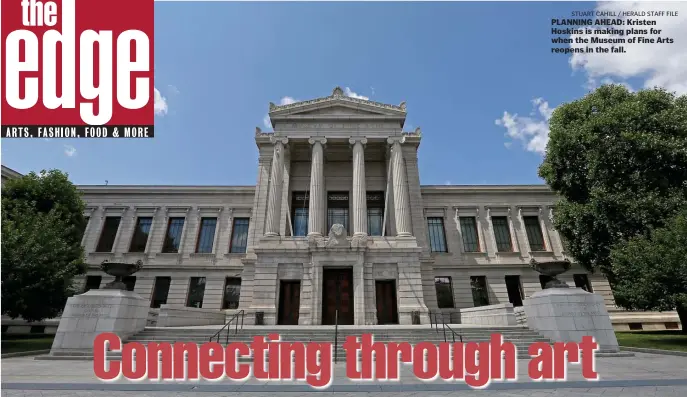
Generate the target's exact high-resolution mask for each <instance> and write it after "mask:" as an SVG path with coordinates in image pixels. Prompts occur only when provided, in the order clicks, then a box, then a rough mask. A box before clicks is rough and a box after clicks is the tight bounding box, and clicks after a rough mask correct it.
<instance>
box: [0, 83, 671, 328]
mask: <svg viewBox="0 0 687 397" xmlns="http://www.w3.org/2000/svg"><path fill="white" fill-rule="evenodd" d="M269 118H270V120H271V124H272V126H273V130H274V132H270V133H268V132H263V131H261V130H260V129H259V128H256V131H255V143H256V146H257V153H258V162H257V166H258V172H257V181H256V185H255V186H154V185H151V186H133V185H130V186H129V185H126V186H113V185H100V186H83V185H82V186H79V189H80V190H81V191H82V192H83V198H84V200H85V201H86V203H87V210H86V213H85V216H86V217H87V218H88V224H87V227H86V229H85V232H84V237H83V245H84V247H85V251H86V261H87V263H88V264H89V271H88V273H87V274H86V275H85V276H83V277H80V278H79V280H78V282H79V283H80V286H79V288H80V289H82V290H84V291H86V290H89V289H93V288H100V287H101V286H104V285H105V284H106V283H107V282H109V281H110V279H111V277H110V276H107V275H106V274H105V273H103V272H102V271H100V269H99V265H100V264H101V263H102V262H103V261H110V262H112V261H118V262H128V263H135V262H137V261H139V260H140V261H141V262H142V264H143V267H142V269H141V270H140V271H139V272H138V273H136V274H135V275H133V276H130V277H128V278H126V279H125V280H124V282H125V283H126V284H127V286H128V288H129V290H132V291H135V292H136V293H138V294H140V295H141V296H143V297H145V298H148V299H150V307H151V313H150V317H149V325H158V326H159V325H163V324H161V323H162V321H161V323H160V324H158V321H159V320H162V318H163V317H164V318H165V321H164V324H166V325H174V324H182V325H194V324H197V325H201V324H215V323H217V324H222V323H223V322H224V319H225V318H226V317H227V316H230V315H233V314H235V313H237V312H239V311H243V312H242V313H244V314H245V322H246V323H247V324H253V323H256V324H265V325H272V324H279V325H281V324H283V325H298V324H301V325H319V324H322V325H328V324H334V323H338V324H340V325H345V324H351V325H354V324H355V325H372V324H416V323H423V324H424V323H427V322H429V313H443V314H444V317H445V318H446V319H448V320H449V321H451V322H454V323H455V322H459V321H460V315H459V310H460V309H463V308H470V307H476V306H484V305H493V304H498V303H507V302H510V303H512V304H513V305H514V306H516V307H518V306H522V301H523V299H525V298H526V297H528V296H530V295H531V294H533V293H534V292H536V291H539V290H541V289H542V288H543V285H544V284H545V283H546V282H547V281H548V280H547V279H546V277H545V276H542V275H540V274H539V273H537V272H535V271H534V270H532V269H531V268H530V265H529V264H530V261H531V260H532V259H534V260H536V261H549V260H563V259H566V258H567V259H571V260H572V258H569V257H568V255H567V254H566V252H565V245H564V244H563V241H562V240H561V237H560V235H559V234H558V233H557V232H556V230H555V229H554V228H553V225H552V216H553V204H554V202H555V201H556V196H555V194H554V193H553V192H552V191H550V190H549V188H548V187H547V186H545V185H509V186H493V185H484V186H454V185H440V186H427V185H421V184H420V178H419V170H418V149H419V146H420V142H421V140H422V138H423V136H422V134H421V130H420V129H419V128H418V129H416V130H415V131H410V132H407V131H404V130H403V126H404V123H405V120H406V104H405V102H401V103H400V105H390V104H383V103H378V102H374V101H369V100H363V99H358V98H352V97H348V96H346V95H345V94H344V92H343V90H342V89H341V88H338V87H337V88H335V89H334V91H333V92H332V94H331V95H330V96H327V97H322V98H317V99H313V100H308V101H302V102H296V103H292V104H288V105H281V106H280V105H275V104H273V103H270V105H269ZM430 139H431V135H430ZM15 174H16V173H14V171H12V170H10V169H8V168H6V167H3V181H4V180H5V179H6V178H9V177H16V176H17V175H18V174H17V175H15ZM559 278H560V279H561V280H563V281H565V282H567V283H568V284H569V285H571V286H576V287H579V288H583V289H585V290H587V291H590V292H594V293H597V294H600V295H602V296H603V297H604V300H605V302H606V305H607V308H608V310H609V313H610V314H611V317H612V319H613V322H614V327H616V329H627V328H632V327H634V328H637V325H636V324H640V325H639V327H640V328H641V327H644V329H648V328H654V329H665V328H673V327H675V326H677V323H676V321H677V316H676V315H675V313H674V312H671V313H647V312H641V313H634V314H633V313H629V312H625V311H620V310H619V309H617V308H616V307H615V304H614V301H613V295H612V292H611V289H610V286H609V284H608V282H607V281H606V279H605V278H604V277H603V276H602V275H600V274H590V273H588V272H586V271H585V270H584V269H583V268H581V267H580V266H579V265H577V264H575V263H574V261H573V265H572V268H571V270H570V271H568V272H567V273H565V274H563V275H562V276H560V277H559ZM172 318H175V319H176V320H175V321H176V322H174V321H171V319H172ZM633 324H635V325H633ZM54 325H55V327H56V323H55V324H54ZM8 326H10V327H11V326H15V327H19V326H21V325H20V324H18V323H12V322H9V321H8V319H5V318H3V331H6V328H7V327H8ZM48 326H50V324H49V323H48ZM46 332H49V331H46Z"/></svg>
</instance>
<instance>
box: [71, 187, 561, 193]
mask: <svg viewBox="0 0 687 397" xmlns="http://www.w3.org/2000/svg"><path fill="white" fill-rule="evenodd" d="M77 188H78V189H79V190H80V191H82V192H83V193H86V194H111V193H139V194H164V193H172V194H174V193H176V194H217V193H234V194H252V193H255V186H254V185H243V186H220V185H78V186H77ZM420 189H421V191H422V193H426V194H450V193H519V192H522V193H550V194H554V192H553V191H552V190H551V189H550V188H549V187H548V186H547V185H422V186H420Z"/></svg>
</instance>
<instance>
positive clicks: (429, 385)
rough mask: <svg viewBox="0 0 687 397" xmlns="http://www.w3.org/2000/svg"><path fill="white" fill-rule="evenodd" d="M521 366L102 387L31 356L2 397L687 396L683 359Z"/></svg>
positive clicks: (64, 365) (8, 364) (76, 364)
mask: <svg viewBox="0 0 687 397" xmlns="http://www.w3.org/2000/svg"><path fill="white" fill-rule="evenodd" d="M527 363H528V361H527V360H519V362H518V380H517V382H493V383H492V384H491V385H490V387H489V388H488V389H487V390H479V391H476V390H472V389H471V388H470V387H469V386H467V385H465V384H464V383H462V382H445V381H443V380H437V381H433V382H424V381H421V380H418V379H416V378H415V376H413V374H412V372H411V369H410V367H406V366H404V365H401V376H400V380H399V381H398V382H370V381H365V382H354V381H352V380H350V379H348V378H347V377H346V376H345V366H344V364H337V365H335V367H334V377H333V382H332V385H331V386H330V387H329V388H328V389H325V390H321V391H319V390H316V389H312V388H310V386H308V385H307V384H305V382H299V381H294V382H288V381H260V380H256V379H249V380H247V381H243V382H234V381H230V380H226V381H221V382H207V381H194V382H151V381H144V382H135V383H134V382H130V381H127V380H119V381H116V382H110V383H104V382H101V381H99V380H98V379H97V378H96V377H95V376H94V375H93V368H92V366H93V362H92V361H43V360H34V359H33V357H17V358H9V359H4V360H2V396H3V397H4V396H7V397H10V396H12V397H14V396H29V397H32V396H46V397H53V396H83V397H91V396H92V397H107V396H134V395H135V396H142V395H145V396H159V397H173V396H184V397H185V396H209V395H213V396H215V395H222V396H224V395H226V396H233V395H239V394H244V393H250V395H251V396H255V397H261V396H262V395H264V396H268V395H269V396H270V397H274V393H277V392H278V393H279V394H280V395H281V394H282V393H287V394H290V393H293V395H294V397H295V396H297V395H302V394H303V393H307V392H317V394H318V395H322V394H325V395H326V394H335V395H337V396H344V395H349V394H355V395H361V396H362V395H367V394H368V393H375V395H378V394H380V393H382V394H384V395H389V396H391V395H393V396H410V395H411V394H415V395H417V394H418V393H421V395H422V397H429V396H432V395H448V394H450V395H451V396H463V395H479V396H489V397H491V396H499V397H500V396H529V397H539V396H566V397H573V396H599V395H603V396H637V397H639V396H661V397H662V396H666V397H683V396H686V395H687V371H686V370H685V368H687V358H685V357H678V356H665V355H654V354H644V353H638V354H637V355H636V356H635V357H609V358H598V359H597V360H596V370H597V372H599V374H600V380H599V381H587V380H585V379H584V378H583V377H582V375H581V372H580V366H579V365H576V364H569V366H568V380H567V381H565V382H532V381H529V380H528V378H527Z"/></svg>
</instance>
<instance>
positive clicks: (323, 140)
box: [308, 136, 327, 146]
mask: <svg viewBox="0 0 687 397" xmlns="http://www.w3.org/2000/svg"><path fill="white" fill-rule="evenodd" d="M318 142H319V143H320V144H321V145H322V146H324V145H326V144H327V138H324V137H321V136H313V137H310V139H308V143H309V144H311V145H314V144H315V143H318Z"/></svg>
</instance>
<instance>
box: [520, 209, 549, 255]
mask: <svg viewBox="0 0 687 397" xmlns="http://www.w3.org/2000/svg"><path fill="white" fill-rule="evenodd" d="M523 220H524V221H525V231H526V232H527V241H529V243H530V250H531V251H546V244H544V235H543V234H542V230H541V224H540V223H539V217H538V216H525V217H523Z"/></svg>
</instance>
